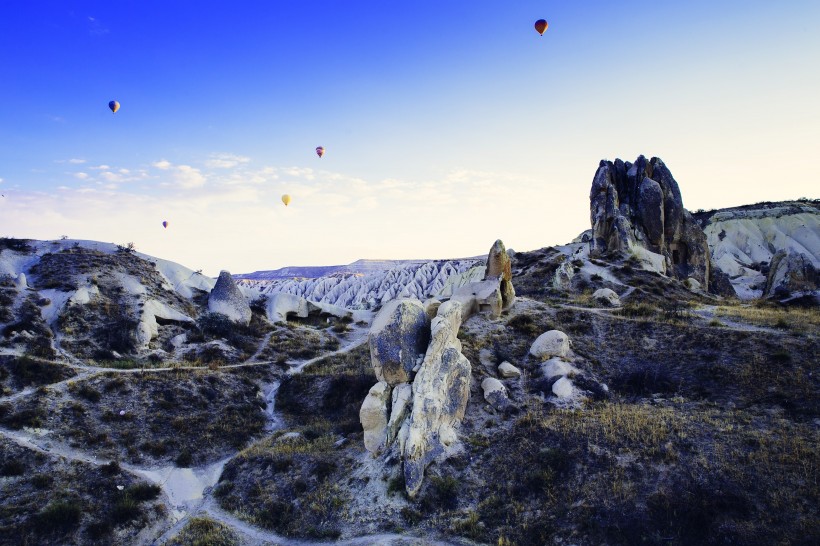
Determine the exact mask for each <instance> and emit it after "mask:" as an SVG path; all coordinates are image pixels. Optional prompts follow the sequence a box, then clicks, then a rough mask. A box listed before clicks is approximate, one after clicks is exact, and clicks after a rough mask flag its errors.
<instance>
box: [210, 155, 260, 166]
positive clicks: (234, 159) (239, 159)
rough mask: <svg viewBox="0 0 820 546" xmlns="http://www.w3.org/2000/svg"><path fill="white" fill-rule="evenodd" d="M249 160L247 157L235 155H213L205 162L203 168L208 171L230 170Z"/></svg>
mask: <svg viewBox="0 0 820 546" xmlns="http://www.w3.org/2000/svg"><path fill="white" fill-rule="evenodd" d="M250 160H251V158H249V157H245V156H241V155H235V154H213V155H212V156H211V159H209V160H208V161H206V162H205V166H206V167H208V168H209V169H230V168H233V167H236V166H237V165H240V164H243V163H247V162H249V161H250Z"/></svg>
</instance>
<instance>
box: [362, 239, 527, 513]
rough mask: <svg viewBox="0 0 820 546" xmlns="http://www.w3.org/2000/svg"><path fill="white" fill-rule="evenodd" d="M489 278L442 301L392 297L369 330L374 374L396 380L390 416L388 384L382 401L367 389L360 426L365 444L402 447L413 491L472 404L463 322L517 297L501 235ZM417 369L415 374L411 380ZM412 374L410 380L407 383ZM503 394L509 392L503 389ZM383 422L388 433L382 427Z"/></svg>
mask: <svg viewBox="0 0 820 546" xmlns="http://www.w3.org/2000/svg"><path fill="white" fill-rule="evenodd" d="M484 277H485V278H484V280H481V281H478V282H472V283H469V284H466V285H464V286H461V287H457V288H455V289H454V290H453V292H452V297H450V299H449V300H447V301H444V302H443V303H442V302H441V301H440V300H434V299H431V300H427V301H426V302H425V303H424V304H423V303H421V302H420V301H418V300H398V301H395V302H390V303H388V304H387V305H385V307H384V308H383V309H382V311H381V312H380V313H379V314H378V315H377V317H376V319H375V320H374V321H373V325H372V326H371V329H370V354H371V359H372V362H373V368H374V371H375V372H376V376H377V377H378V378H379V379H380V381H384V380H386V382H385V383H384V385H387V386H388V387H389V386H390V385H396V386H395V388H394V389H393V394H392V398H393V400H392V407H391V408H390V413H389V415H388V414H387V413H386V412H387V410H388V408H387V400H386V398H384V392H383V388H379V389H377V390H378V391H379V393H380V396H379V397H378V400H374V398H375V396H370V395H368V397H367V399H366V401H365V405H363V406H362V410H361V411H362V412H361V414H360V417H361V419H362V424H363V427H369V430H370V433H369V434H370V435H369V436H368V438H369V440H368V444H367V446H368V449H369V450H371V451H374V450H375V451H378V449H381V447H380V446H381V445H382V443H381V442H382V441H384V445H386V446H391V445H395V446H397V447H396V450H397V453H398V454H399V456H400V457H401V458H402V462H403V473H404V480H405V488H406V491H407V493H408V495H409V496H411V497H413V496H415V495H416V494H417V493H418V491H419V489H420V488H421V485H422V482H423V480H424V472H425V470H426V469H427V467H428V466H429V465H430V463H432V462H433V461H435V460H436V459H437V458H439V457H440V456H446V455H447V454H448V453H449V450H450V449H451V448H452V447H454V446H455V444H456V442H457V440H458V435H457V433H456V428H457V427H458V425H459V424H460V423H461V421H462V419H463V418H464V413H465V411H466V409H467V402H468V401H469V398H470V381H471V374H472V365H471V364H470V361H469V360H468V359H467V358H466V357H465V356H464V355H463V354H462V353H461V342H460V341H459V339H458V331H459V329H460V328H461V324H462V323H463V322H464V321H465V320H467V319H468V318H469V317H470V316H471V315H473V314H474V313H477V312H485V313H487V314H488V315H489V316H490V317H491V318H497V317H498V316H499V315H500V314H501V312H502V311H503V310H504V309H505V305H506V306H507V307H506V308H509V306H512V305H513V303H514V301H515V291H514V289H513V287H512V274H511V270H510V261H509V257H508V255H507V252H506V250H505V249H504V244H503V243H502V242H501V241H496V243H495V244H494V245H493V247H492V249H491V251H490V254H489V256H488V260H487V267H486V268H485V270H484ZM505 298H506V299H505ZM433 313H435V315H434V318H433V319H432V321H430V315H433ZM419 344H421V345H422V346H423V347H425V348H426V351H424V352H423V354H424V356H423V359H422V360H421V362H420V363H418V362H417V360H416V357H417V355H418V348H419ZM414 369H416V370H417V372H416V375H415V377H414V378H413V377H412V371H413V370H414ZM411 379H412V385H410V384H408V383H407V382H408V381H410V380H411ZM496 381H497V380H496ZM388 383H390V385H388ZM374 388H376V387H374ZM502 389H503V385H502ZM411 394H412V396H411ZM504 395H505V398H506V391H504ZM496 398H498V396H496V395H493V399H494V400H495V399H496ZM382 400H384V401H382ZM497 402H498V406H497V407H498V408H500V409H505V408H506V407H507V406H508V405H509V402H508V401H507V403H506V404H505V403H504V402H503V401H500V400H498V401H497ZM382 411H384V412H385V414H384V415H385V417H384V418H382V417H381V415H383V414H382V413H381V412H382ZM366 419H367V421H368V422H367V424H365V420H366ZM382 421H384V424H382ZM382 427H384V431H385V433H384V438H383V439H382V436H381V432H379V431H381V430H382ZM394 440H395V442H394Z"/></svg>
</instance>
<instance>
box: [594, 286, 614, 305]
mask: <svg viewBox="0 0 820 546" xmlns="http://www.w3.org/2000/svg"><path fill="white" fill-rule="evenodd" d="M592 299H593V301H595V303H598V304H600V305H605V306H607V307H620V306H621V298H619V297H618V294H617V293H615V291H614V290H612V289H610V288H599V289H598V290H596V291H595V293H594V294H592Z"/></svg>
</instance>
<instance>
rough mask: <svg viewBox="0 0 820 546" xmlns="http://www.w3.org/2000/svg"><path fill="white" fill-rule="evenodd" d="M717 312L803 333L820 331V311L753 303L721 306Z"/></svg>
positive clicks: (752, 322)
mask: <svg viewBox="0 0 820 546" xmlns="http://www.w3.org/2000/svg"><path fill="white" fill-rule="evenodd" d="M715 314H716V315H717V316H721V317H727V318H729V319H733V320H737V321H741V322H746V323H749V324H752V325H755V326H763V327H766V328H779V329H783V330H789V331H791V332H795V333H801V334H809V333H812V334H817V333H818V331H820V311H818V310H817V309H800V308H788V307H768V306H765V307H757V306H752V305H737V306H720V307H718V308H716V309H715Z"/></svg>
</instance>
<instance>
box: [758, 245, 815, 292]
mask: <svg viewBox="0 0 820 546" xmlns="http://www.w3.org/2000/svg"><path fill="white" fill-rule="evenodd" d="M819 288H820V271H818V269H817V268H816V267H815V266H814V263H813V262H812V259H811V257H809V256H807V255H806V254H804V253H801V252H794V251H792V252H790V251H788V250H780V251H778V252H777V253H775V255H774V256H772V261H771V262H770V263H769V274H768V275H767V276H766V285H765V287H764V288H763V297H767V298H788V297H795V296H799V295H804V294H811V293H815V292H817V290H818V289H819Z"/></svg>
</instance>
